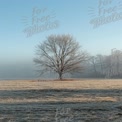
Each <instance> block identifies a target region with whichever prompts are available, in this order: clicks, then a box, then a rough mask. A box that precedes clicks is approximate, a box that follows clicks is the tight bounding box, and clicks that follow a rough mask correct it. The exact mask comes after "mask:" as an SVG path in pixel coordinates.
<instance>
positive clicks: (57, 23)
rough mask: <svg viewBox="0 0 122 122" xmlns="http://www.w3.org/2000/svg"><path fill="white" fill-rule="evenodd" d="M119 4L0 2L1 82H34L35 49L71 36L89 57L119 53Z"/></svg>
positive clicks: (116, 0) (100, 0)
mask: <svg viewBox="0 0 122 122" xmlns="http://www.w3.org/2000/svg"><path fill="white" fill-rule="evenodd" d="M121 8H122V2H121V0H93V1H92V0H84V1H83V0H0V33H1V34H0V79H9V78H13V79H14V78H20V79H21V78H23V79H24V78H33V77H34V76H35V73H34V64H33V58H34V57H35V46H36V45H37V44H39V42H42V41H43V40H44V39H45V37H47V36H48V35H50V34H71V35H73V36H74V37H75V39H76V40H77V41H78V42H79V43H80V45H81V46H82V47H83V49H85V50H86V51H88V52H89V53H90V54H91V55H95V54H104V55H106V54H110V51H111V49H113V48H117V49H119V50H121V49H122V27H121V26H122V9H121Z"/></svg>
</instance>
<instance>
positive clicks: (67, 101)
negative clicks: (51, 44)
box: [0, 79, 122, 122]
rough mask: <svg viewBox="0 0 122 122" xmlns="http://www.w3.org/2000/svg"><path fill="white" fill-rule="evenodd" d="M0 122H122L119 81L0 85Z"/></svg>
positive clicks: (27, 82) (41, 82) (93, 80)
mask: <svg viewBox="0 0 122 122" xmlns="http://www.w3.org/2000/svg"><path fill="white" fill-rule="evenodd" d="M0 122H122V80H115V79H114V80H97V79H96V80H95V79H92V80H87V79H82V80H68V81H32V80H30V81H24V80H22V81H0Z"/></svg>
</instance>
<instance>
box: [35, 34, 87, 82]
mask: <svg viewBox="0 0 122 122" xmlns="http://www.w3.org/2000/svg"><path fill="white" fill-rule="evenodd" d="M36 49H37V50H36V55H37V57H36V58H35V59H34V62H35V64H37V65H38V68H39V70H38V71H39V73H41V74H43V73H45V72H46V71H50V70H51V71H52V72H55V73H57V74H58V76H59V79H60V80H61V79H62V78H63V75H64V74H66V73H72V72H76V71H77V72H79V71H82V70H83V67H82V65H81V63H82V62H83V61H86V60H87V59H88V54H87V53H86V52H85V51H83V50H81V47H80V46H79V43H78V42H76V41H75V39H74V38H73V37H72V36H71V35H50V36H48V37H47V38H46V40H45V41H44V42H43V43H40V44H39V45H37V48H36Z"/></svg>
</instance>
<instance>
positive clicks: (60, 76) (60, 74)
mask: <svg viewBox="0 0 122 122" xmlns="http://www.w3.org/2000/svg"><path fill="white" fill-rule="evenodd" d="M59 79H60V80H62V72H60V73H59Z"/></svg>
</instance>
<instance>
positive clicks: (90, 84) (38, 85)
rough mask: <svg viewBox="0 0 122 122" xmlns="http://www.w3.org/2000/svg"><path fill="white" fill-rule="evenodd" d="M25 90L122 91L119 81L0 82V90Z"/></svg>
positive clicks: (120, 81)
mask: <svg viewBox="0 0 122 122" xmlns="http://www.w3.org/2000/svg"><path fill="white" fill-rule="evenodd" d="M27 89H122V80H121V79H112V80H111V79H99V80H98V79H92V80H88V79H83V80H73V81H58V80H57V81H56V80H54V81H53V80H51V81H46V80H44V81H38V80H35V81H34V80H13V81H0V90H27Z"/></svg>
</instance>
